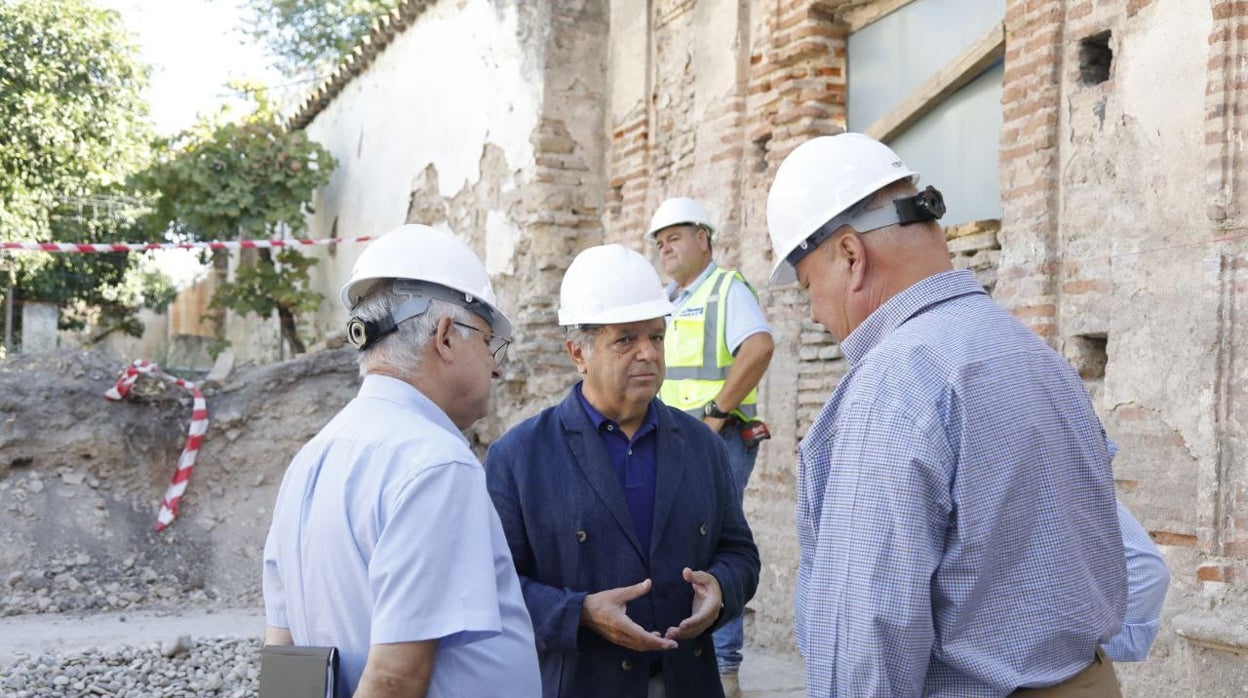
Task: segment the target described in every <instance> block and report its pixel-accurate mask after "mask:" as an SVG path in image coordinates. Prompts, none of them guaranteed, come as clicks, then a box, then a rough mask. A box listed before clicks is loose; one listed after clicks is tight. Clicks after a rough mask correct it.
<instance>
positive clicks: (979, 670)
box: [795, 271, 1127, 698]
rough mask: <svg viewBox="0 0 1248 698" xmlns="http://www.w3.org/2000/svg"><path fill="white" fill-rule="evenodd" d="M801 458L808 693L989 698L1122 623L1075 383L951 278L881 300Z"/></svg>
mask: <svg viewBox="0 0 1248 698" xmlns="http://www.w3.org/2000/svg"><path fill="white" fill-rule="evenodd" d="M841 349H842V352H843V353H844V355H845V358H846V359H847V361H848V363H849V366H850V368H849V371H848V372H847V373H846V375H845V377H844V378H842V380H841V382H840V384H839V385H838V386H837V388H836V390H835V391H834V392H833V393H832V396H831V397H830V398H829V399H828V401H827V403H826V404H825V405H824V407H823V410H822V411H821V412H820V413H819V416H818V417H817V418H816V420H815V422H814V424H813V425H812V426H811V429H810V432H809V433H808V434H807V436H806V438H805V439H804V440H803V441H802V443H801V446H800V448H799V449H798V451H799V456H798V504H797V532H798V541H799V543H800V545H801V557H800V562H799V569H798V581H797V599H796V609H795V610H796V619H795V622H796V628H797V641H798V646H799V647H800V649H801V651H802V654H803V656H804V657H805V659H806V691H807V694H808V695H809V696H845V697H853V698H861V697H863V696H948V697H953V696H957V697H958V698H972V697H975V696H1005V695H1007V694H1009V693H1010V692H1012V691H1013V690H1015V689H1016V688H1020V687H1034V686H1046V685H1052V684H1055V683H1059V682H1061V681H1063V680H1065V679H1067V678H1069V677H1070V676H1073V675H1074V674H1076V673H1078V672H1079V671H1080V670H1081V669H1083V668H1084V667H1085V666H1086V665H1087V664H1088V663H1089V662H1090V661H1092V658H1093V653H1094V651H1095V649H1096V646H1097V644H1098V643H1099V642H1101V641H1103V640H1105V639H1107V638H1109V637H1110V636H1112V635H1114V633H1116V632H1117V631H1118V628H1119V626H1120V625H1121V624H1122V619H1123V614H1124V612H1125V608H1126V595H1127V584H1126V566H1125V557H1124V553H1123V546H1122V538H1121V535H1120V533H1119V528H1118V519H1117V515H1116V513H1115V500H1114V490H1113V480H1112V475H1111V471H1110V459H1111V454H1110V452H1109V442H1108V439H1107V438H1106V436H1105V431H1104V429H1103V428H1102V426H1101V422H1100V420H1099V419H1098V418H1097V417H1096V414H1095V413H1094V412H1093V410H1092V405H1091V404H1090V402H1089V399H1088V395H1087V392H1086V390H1085V389H1084V387H1083V384H1082V382H1081V381H1080V379H1079V376H1078V375H1077V374H1076V373H1075V371H1074V370H1072V369H1071V367H1070V366H1069V365H1067V363H1066V362H1065V361H1064V360H1063V359H1062V358H1061V357H1060V356H1059V355H1058V354H1057V353H1055V352H1054V351H1053V350H1052V349H1050V348H1049V347H1048V346H1047V345H1046V344H1045V343H1044V342H1043V341H1041V340H1040V339H1039V338H1038V337H1036V336H1035V334H1033V333H1032V332H1031V331H1030V330H1028V329H1027V328H1026V327H1025V326H1023V325H1022V323H1020V322H1018V321H1017V320H1015V319H1014V318H1013V317H1012V316H1011V315H1010V314H1009V313H1007V312H1006V311H1005V310H1004V309H1002V308H1001V307H1000V306H998V305H997V304H995V303H993V302H992V300H991V299H989V297H988V295H987V294H986V293H984V291H983V289H982V288H981V287H980V286H979V284H978V283H977V282H976V280H975V277H974V276H973V275H972V274H971V273H969V272H965V271H953V272H946V273H943V274H937V275H935V276H931V277H929V278H927V279H925V280H923V281H921V282H919V283H918V284H915V285H914V286H912V287H910V288H909V289H907V290H905V291H903V292H902V293H900V294H898V295H896V296H894V297H893V298H892V299H890V300H889V301H888V302H887V303H885V304H884V305H883V306H881V307H880V308H879V309H877V310H876V311H875V312H874V313H872V314H871V316H870V317H868V318H867V320H866V321H865V322H863V323H862V324H861V325H860V326H859V327H858V328H857V329H855V330H854V331H853V332H852V333H851V334H850V335H849V337H847V338H845V340H844V342H842V346H841Z"/></svg>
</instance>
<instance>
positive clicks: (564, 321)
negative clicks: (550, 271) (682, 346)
mask: <svg viewBox="0 0 1248 698" xmlns="http://www.w3.org/2000/svg"><path fill="white" fill-rule="evenodd" d="M673 309H674V308H673V306H672V302H671V301H669V300H668V299H667V293H666V292H665V291H664V290H663V282H662V281H660V280H659V275H658V273H657V272H655V270H654V267H653V266H651V265H650V261H649V260H647V259H646V258H645V257H642V256H641V255H640V254H638V253H637V252H634V251H633V250H630V249H628V248H627V247H624V246H623V245H599V246H597V247H591V248H589V249H587V250H585V251H583V252H581V253H580V254H578V255H577V256H576V259H573V260H572V264H570V265H568V271H567V272H566V273H565V274H564V275H563V283H562V284H561V285H560V286H559V324H560V325H610V324H617V323H622V322H637V321H638V320H651V319H654V318H658V317H665V316H667V315H671V314H672V310H673Z"/></svg>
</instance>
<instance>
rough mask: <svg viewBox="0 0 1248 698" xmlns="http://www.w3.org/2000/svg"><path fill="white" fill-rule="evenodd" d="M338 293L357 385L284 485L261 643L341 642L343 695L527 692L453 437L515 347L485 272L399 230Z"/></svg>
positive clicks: (523, 621) (471, 468)
mask: <svg viewBox="0 0 1248 698" xmlns="http://www.w3.org/2000/svg"><path fill="white" fill-rule="evenodd" d="M342 303H343V305H344V306H345V307H346V308H347V310H348V311H349V312H350V313H351V319H350V322H349V323H348V325H347V331H348V339H349V341H350V342H351V343H352V344H353V345H354V346H355V347H356V348H357V349H359V352H360V353H359V363H360V374H361V375H362V376H363V378H364V380H363V383H362V384H361V386H360V391H359V395H358V396H357V397H356V398H355V399H354V400H352V401H351V402H350V403H349V404H348V405H347V406H346V407H344V408H343V409H342V411H340V412H339V413H338V414H337V416H335V417H334V419H333V420H332V421H331V422H330V423H329V424H328V425H326V426H325V428H324V429H322V430H321V432H320V433H319V434H317V435H316V437H314V438H313V439H312V440H311V441H310V442H308V444H307V445H305V446H304V447H303V449H302V450H300V451H299V453H298V455H296V456H295V458H294V460H293V461H292V462H291V464H290V467H289V468H288V469H287V471H286V475H285V477H284V478H283V480H282V485H281V490H280V491H279V493H278V496H277V504H276V505H275V506H274V509H273V525H272V528H271V529H270V530H269V536H268V541H267V542H266V543H265V546H264V568H263V569H264V605H265V614H266V617H267V621H268V628H267V630H266V632H265V642H266V643H268V644H291V643H294V644H298V645H314V646H336V647H337V648H338V650H339V653H340V656H341V664H340V670H339V681H338V692H337V695H338V696H339V698H344V697H345V696H350V695H352V694H354V695H356V696H382V695H386V696H389V695H418V696H424V695H429V696H448V697H449V696H463V697H464V698H470V697H475V696H489V695H501V694H502V693H506V695H509V696H512V695H514V696H537V695H538V694H539V693H540V692H541V687H540V683H541V679H540V677H539V674H538V666H537V654H536V651H535V647H534V642H533V627H532V624H531V622H530V620H529V614H528V610H527V609H526V607H525V604H524V597H523V596H522V593H521V588H520V582H519V579H518V578H517V577H516V572H515V567H514V564H513V563H512V560H511V554H510V552H509V551H508V548H507V541H506V538H505V537H504V534H503V529H502V527H501V525H500V524H499V519H498V515H497V514H496V513H495V512H494V507H493V506H492V504H491V502H490V498H489V494H488V493H487V491H486V484H485V471H484V470H483V469H482V467H481V464H480V463H479V462H478V461H477V459H476V457H475V456H474V455H473V453H472V450H471V449H470V448H469V445H468V442H467V440H466V439H465V438H464V436H463V434H462V433H461V430H462V429H466V428H468V427H469V426H471V425H472V423H473V422H475V421H477V420H478V419H480V418H481V417H483V416H485V414H486V413H487V412H488V410H489V403H490V381H491V379H492V378H498V377H499V376H500V375H501V370H500V368H499V362H500V360H501V359H502V357H503V354H504V352H506V350H507V344H508V343H509V342H510V340H509V339H508V336H509V335H510V333H511V322H510V321H509V320H508V319H507V316H506V315H505V314H503V311H502V310H501V309H499V307H498V305H497V302H496V301H495V299H494V291H493V289H492V288H491V286H490V280H489V277H488V276H487V275H486V271H485V267H484V266H483V265H482V264H481V261H480V259H478V258H477V256H476V255H475V254H474V253H473V252H472V250H471V249H469V248H468V246H467V245H465V244H464V243H463V242H461V241H460V240H458V239H457V238H456V237H455V236H454V235H451V234H450V233H447V232H443V231H439V230H435V229H433V228H429V227H427V226H423V225H405V226H402V227H400V228H398V229H396V230H394V231H392V232H390V233H387V234H386V235H384V236H382V237H381V238H379V239H377V240H376V241H375V242H373V243H372V244H371V245H369V246H368V248H367V249H365V250H364V252H363V253H362V254H361V255H360V258H359V260H358V261H357V262H356V264H355V268H354V270H353V271H352V274H351V280H350V281H348V282H347V284H346V286H344V287H343V289H342ZM323 670H324V669H323V666H322V672H323ZM322 675H323V673H322ZM500 686H506V690H505V691H502V692H500V689H499V687H500Z"/></svg>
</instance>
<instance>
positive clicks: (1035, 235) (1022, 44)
mask: <svg viewBox="0 0 1248 698" xmlns="http://www.w3.org/2000/svg"><path fill="white" fill-rule="evenodd" d="M1062 5H1063V3H1061V2H1023V1H1022V0H1014V1H1011V2H1008V3H1007V4H1006V11H1005V40H1006V49H1005V75H1004V78H1003V88H1004V91H1003V94H1002V100H1001V101H1002V125H1001V161H1000V169H1001V202H1002V207H1003V212H1004V220H1003V226H1002V231H1001V242H1002V247H1003V248H1004V252H1003V255H1002V257H1001V269H1000V272H999V274H998V277H997V284H996V287H995V289H994V291H995V293H994V295H995V297H996V299H997V300H998V301H999V302H1001V303H1002V304H1003V305H1005V306H1006V307H1007V308H1009V309H1011V310H1013V311H1015V314H1016V315H1018V316H1019V317H1020V318H1022V319H1023V321H1024V322H1026V323H1027V324H1028V325H1029V326H1030V327H1031V328H1032V329H1033V330H1035V331H1036V333H1037V334H1039V335H1040V336H1042V337H1045V338H1047V339H1050V340H1052V339H1053V338H1054V337H1055V335H1056V328H1055V320H1056V312H1057V288H1056V285H1055V279H1054V275H1053V274H1052V273H1051V272H1052V269H1053V261H1054V260H1055V259H1056V256H1057V211H1058V191H1059V189H1058V182H1059V171H1058V160H1059V159H1058V138H1057V129H1056V127H1057V122H1058V116H1059V112H1058V109H1059V105H1060V103H1061V85H1062V81H1061V66H1062V51H1063V48H1064V47H1063V45H1062V43H1061V41H1062V37H1063V33H1062V22H1063V13H1062Z"/></svg>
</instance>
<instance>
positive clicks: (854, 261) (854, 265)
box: [836, 233, 867, 291]
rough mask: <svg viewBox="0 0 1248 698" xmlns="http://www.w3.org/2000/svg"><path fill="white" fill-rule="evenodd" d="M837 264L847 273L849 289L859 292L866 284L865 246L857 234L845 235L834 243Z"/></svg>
mask: <svg viewBox="0 0 1248 698" xmlns="http://www.w3.org/2000/svg"><path fill="white" fill-rule="evenodd" d="M836 255H837V257H839V260H838V263H841V264H844V265H845V267H846V271H847V272H848V273H849V289H850V290H852V291H861V290H862V289H863V288H864V287H865V286H866V284H867V246H866V245H864V244H863V242H862V237H861V236H859V235H858V234H857V233H846V234H844V235H842V236H841V237H840V238H838V239H837V241H836Z"/></svg>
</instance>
